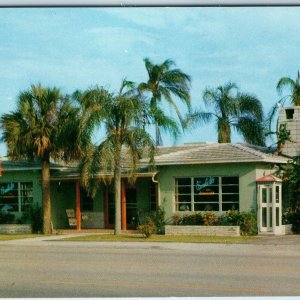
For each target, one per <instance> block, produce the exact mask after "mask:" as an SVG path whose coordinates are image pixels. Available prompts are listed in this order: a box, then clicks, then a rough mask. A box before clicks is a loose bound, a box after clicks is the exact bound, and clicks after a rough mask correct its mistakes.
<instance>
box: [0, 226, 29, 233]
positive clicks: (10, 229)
mask: <svg viewBox="0 0 300 300" xmlns="http://www.w3.org/2000/svg"><path fill="white" fill-rule="evenodd" d="M30 233H32V229H31V225H30V224H0V234H30Z"/></svg>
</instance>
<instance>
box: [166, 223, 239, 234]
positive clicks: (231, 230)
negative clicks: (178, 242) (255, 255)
mask: <svg viewBox="0 0 300 300" xmlns="http://www.w3.org/2000/svg"><path fill="white" fill-rule="evenodd" d="M165 234H166V235H204V236H240V226H197V225H192V226H182V225H166V226H165Z"/></svg>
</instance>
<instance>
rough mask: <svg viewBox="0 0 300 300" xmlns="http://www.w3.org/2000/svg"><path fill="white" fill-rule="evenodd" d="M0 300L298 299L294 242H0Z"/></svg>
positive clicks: (299, 258) (298, 240) (298, 252)
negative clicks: (35, 299) (87, 299)
mask: <svg viewBox="0 0 300 300" xmlns="http://www.w3.org/2000/svg"><path fill="white" fill-rule="evenodd" d="M0 253H1V257H0V297H3V298H4V297H39V298H41V297H119V296H122V297H143V296H147V297H156V296H160V297H165V296H167V297H171V296H177V297H181V296H185V297H187V296H224V297H225V296H299V295H300V284H299V283H300V236H289V237H279V238H272V237H267V238H263V239H260V241H256V242H254V243H252V244H247V245H220V244H217V245H214V244H175V243H151V244H148V243H109V242H107V243H104V242H103V243H94V242H90V243H80V242H72V243H71V242H62V241H60V242H54V241H51V238H49V239H48V241H45V240H43V239H32V240H31V239H28V240H22V241H21V240H19V241H7V242H0Z"/></svg>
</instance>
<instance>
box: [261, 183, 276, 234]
mask: <svg viewBox="0 0 300 300" xmlns="http://www.w3.org/2000/svg"><path fill="white" fill-rule="evenodd" d="M259 198H260V222H259V223H260V231H262V232H268V231H269V232H270V231H273V205H272V186H267V185H266V186H265V185H264V186H260V197H259Z"/></svg>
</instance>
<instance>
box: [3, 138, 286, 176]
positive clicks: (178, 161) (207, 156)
mask: <svg viewBox="0 0 300 300" xmlns="http://www.w3.org/2000/svg"><path fill="white" fill-rule="evenodd" d="M125 152H126V151H125ZM287 161H288V159H287V158H285V157H282V156H275V155H273V154H272V153H270V149H269V148H262V147H257V146H252V145H248V144H218V143H216V144H185V145H180V146H172V147H158V148H157V151H156V155H155V157H154V162H155V163H154V164H155V165H156V166H165V165H187V164H220V163H246V162H253V163H255V162H256V163H258V162H263V163H275V164H278V163H287ZM1 163H2V170H3V171H4V172H5V171H6V170H10V171H19V170H41V164H40V162H39V161H31V162H29V161H25V160H23V161H11V160H8V159H7V158H1ZM148 164H149V158H147V157H144V158H143V159H141V160H140V163H139V164H138V170H137V173H138V174H139V175H140V176H143V174H145V175H146V174H148V176H151V175H152V174H154V173H155V172H154V171H150V170H149V168H148ZM121 165H122V171H123V173H124V174H125V173H127V172H129V171H130V164H129V163H128V159H126V155H124V153H123V155H122V162H121ZM50 169H51V170H53V171H54V174H56V175H58V174H61V175H62V176H66V177H74V176H75V177H78V176H79V173H78V163H76V162H75V163H74V162H73V163H72V164H65V163H63V162H59V163H55V162H51V164H50ZM54 174H53V175H54ZM99 175H104V174H99ZM106 175H107V174H106Z"/></svg>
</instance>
